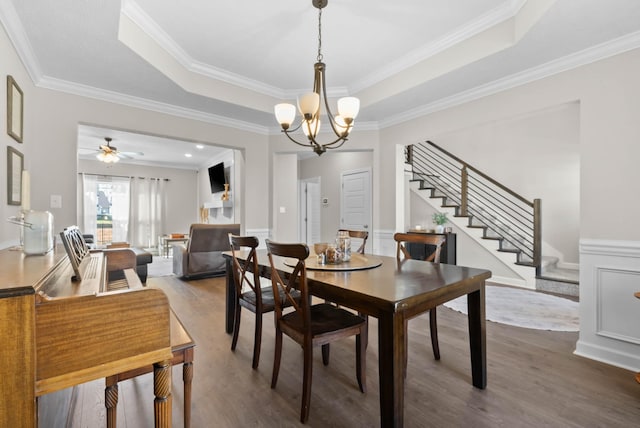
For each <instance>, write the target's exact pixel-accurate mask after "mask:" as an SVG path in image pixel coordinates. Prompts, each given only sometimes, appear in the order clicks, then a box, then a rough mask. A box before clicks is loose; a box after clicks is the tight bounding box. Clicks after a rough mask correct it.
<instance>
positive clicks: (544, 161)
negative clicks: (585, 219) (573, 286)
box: [432, 102, 580, 266]
mask: <svg viewBox="0 0 640 428" xmlns="http://www.w3.org/2000/svg"><path fill="white" fill-rule="evenodd" d="M579 137H580V106H579V105H578V103H577V102H572V103H568V104H562V105H559V106H553V107H550V108H546V109H543V110H540V111H533V112H530V113H526V114H524V115H519V116H514V117H509V118H504V119H501V120H497V121H490V122H486V123H482V124H478V125H475V126H471V127H468V128H463V129H459V130H455V131H451V132H447V133H445V134H442V135H435V136H434V137H433V139H432V141H433V142H434V143H435V144H437V145H438V146H440V147H442V148H444V149H445V150H447V151H448V152H450V153H452V154H453V155H455V156H457V157H459V158H461V159H462V160H464V161H465V162H467V163H469V164H471V165H472V166H474V167H475V168H477V169H479V170H480V171H482V172H483V173H485V174H487V175H488V176H490V177H492V178H493V179H495V180H497V181H498V182H500V183H502V184H504V185H505V186H507V187H509V188H510V189H511V190H513V191H515V192H516V193H518V194H519V195H521V196H522V197H524V198H525V199H527V200H528V201H533V200H534V199H540V200H541V201H542V241H543V256H556V257H559V258H560V261H561V262H564V263H570V264H573V265H576V266H577V264H578V239H579V233H580V231H579V225H580V153H579V148H580V145H579V143H580V141H579Z"/></svg>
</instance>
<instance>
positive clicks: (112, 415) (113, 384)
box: [104, 376, 118, 428]
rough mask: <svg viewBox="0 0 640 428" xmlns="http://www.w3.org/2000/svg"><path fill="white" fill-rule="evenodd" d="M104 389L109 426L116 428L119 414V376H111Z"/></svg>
mask: <svg viewBox="0 0 640 428" xmlns="http://www.w3.org/2000/svg"><path fill="white" fill-rule="evenodd" d="M106 384H107V385H106V388H105V389H104V405H105V407H106V408H107V428H116V426H117V422H116V415H117V414H118V376H109V377H108V378H107V381H106Z"/></svg>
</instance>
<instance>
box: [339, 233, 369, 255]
mask: <svg viewBox="0 0 640 428" xmlns="http://www.w3.org/2000/svg"><path fill="white" fill-rule="evenodd" d="M338 232H347V233H349V238H356V239H361V240H362V243H361V244H360V247H358V249H357V250H356V251H357V252H358V253H360V254H364V248H365V246H366V245H367V239H368V238H369V232H367V231H366V230H351V229H338Z"/></svg>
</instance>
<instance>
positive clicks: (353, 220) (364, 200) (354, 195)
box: [340, 168, 371, 231]
mask: <svg viewBox="0 0 640 428" xmlns="http://www.w3.org/2000/svg"><path fill="white" fill-rule="evenodd" d="M340 178H341V182H342V186H341V188H342V192H341V193H342V195H341V199H342V201H341V202H342V203H341V204H340V227H341V228H342V229H354V230H367V231H368V230H369V228H370V226H371V169H369V168H367V169H359V170H353V171H345V172H343V173H342V174H341V177H340Z"/></svg>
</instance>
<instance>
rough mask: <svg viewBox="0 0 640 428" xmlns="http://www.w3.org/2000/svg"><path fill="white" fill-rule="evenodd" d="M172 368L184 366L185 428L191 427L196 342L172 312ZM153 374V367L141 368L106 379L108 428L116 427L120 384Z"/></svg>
mask: <svg viewBox="0 0 640 428" xmlns="http://www.w3.org/2000/svg"><path fill="white" fill-rule="evenodd" d="M170 324H171V352H172V353H173V358H172V359H171V366H172V367H173V366H176V365H178V364H182V380H183V382H184V408H183V412H184V415H183V416H184V427H185V428H189V427H190V426H191V384H192V380H193V355H194V348H195V346H196V344H195V342H194V341H193V339H192V338H191V336H190V335H189V333H188V332H187V330H186V329H185V328H184V325H182V323H181V322H180V320H179V319H178V317H177V316H176V314H175V313H174V312H173V310H172V311H171V316H170ZM151 372H153V366H152V365H150V366H146V367H139V368H137V369H133V370H129V371H127V372H124V373H120V374H117V375H113V376H109V377H107V378H106V379H105V390H104V396H105V407H106V410H107V428H115V427H116V414H117V405H118V382H119V381H123V380H127V379H132V378H134V377H137V376H140V375H143V374H146V373H151Z"/></svg>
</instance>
